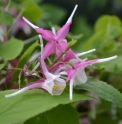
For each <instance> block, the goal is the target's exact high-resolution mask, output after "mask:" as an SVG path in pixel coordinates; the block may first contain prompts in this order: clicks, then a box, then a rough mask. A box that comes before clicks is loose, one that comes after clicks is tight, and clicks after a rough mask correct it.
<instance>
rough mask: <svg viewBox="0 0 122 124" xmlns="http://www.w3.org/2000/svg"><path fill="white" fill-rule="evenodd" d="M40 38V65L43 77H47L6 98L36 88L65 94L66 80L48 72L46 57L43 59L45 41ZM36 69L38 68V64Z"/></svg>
mask: <svg viewBox="0 0 122 124" xmlns="http://www.w3.org/2000/svg"><path fill="white" fill-rule="evenodd" d="M39 38H40V42H41V60H40V64H41V67H42V72H43V75H44V76H45V77H44V78H42V79H40V80H38V81H36V82H32V83H30V84H29V85H27V86H26V87H24V88H22V89H20V90H18V91H17V92H14V93H12V94H8V95H5V97H12V96H15V95H17V94H20V93H22V92H24V91H26V90H30V89H35V88H42V89H45V90H46V91H48V92H49V93H50V94H51V95H60V94H61V93H62V92H63V90H64V88H65V87H66V82H65V80H63V79H62V78H60V76H61V74H62V73H59V74H52V73H50V72H49V71H48V69H47V67H46V64H45V62H44V57H43V41H42V38H41V36H39ZM36 67H38V64H37V66H36Z"/></svg>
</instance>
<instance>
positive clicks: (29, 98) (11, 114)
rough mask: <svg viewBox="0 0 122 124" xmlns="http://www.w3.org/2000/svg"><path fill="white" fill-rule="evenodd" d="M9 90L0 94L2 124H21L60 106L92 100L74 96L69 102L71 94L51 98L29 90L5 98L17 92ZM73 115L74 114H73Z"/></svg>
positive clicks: (40, 91)
mask: <svg viewBox="0 0 122 124" xmlns="http://www.w3.org/2000/svg"><path fill="white" fill-rule="evenodd" d="M15 91H16V90H9V91H3V92H0V123H1V124H12V123H20V122H23V121H25V120H27V119H29V118H32V117H34V116H36V115H38V114H40V113H43V112H45V111H47V110H50V109H52V108H54V107H56V106H57V105H59V104H68V103H71V102H74V101H78V100H90V99H92V98H91V97H89V96H86V95H83V94H76V93H75V92H74V94H73V100H69V93H68V92H63V94H62V95H60V96H51V95H50V94H49V93H47V92H45V91H42V90H41V89H40V90H37V89H36V90H28V91H26V92H24V93H22V94H19V95H17V96H14V97H10V98H5V95H6V94H10V93H13V92H15ZM72 114H73V113H72Z"/></svg>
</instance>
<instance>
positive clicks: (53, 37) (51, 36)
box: [23, 5, 78, 58]
mask: <svg viewBox="0 0 122 124" xmlns="http://www.w3.org/2000/svg"><path fill="white" fill-rule="evenodd" d="M77 6H78V5H76V6H75V8H74V10H73V12H72V14H71V16H70V17H69V19H68V21H67V22H66V24H65V25H64V26H63V27H62V28H60V29H59V30H58V31H57V33H55V31H53V32H52V31H50V30H45V29H43V28H39V27H37V26H35V25H34V24H32V23H31V22H30V21H28V20H27V19H26V18H25V17H23V19H24V20H25V21H26V22H27V23H28V24H29V25H30V26H31V27H33V28H34V29H35V30H36V32H37V33H39V34H41V35H42V37H43V38H44V39H45V40H46V41H48V43H47V44H46V46H45V48H44V58H47V57H48V56H50V55H51V54H52V53H56V55H57V56H58V57H59V56H60V54H61V53H62V52H63V51H64V50H65V49H66V48H67V47H68V44H67V42H66V40H65V37H66V35H67V33H68V31H69V29H70V25H71V23H72V17H73V15H74V13H75V11H76V9H77ZM66 54H68V55H69V56H70V58H75V55H74V52H73V51H72V50H71V49H70V50H68V51H67V52H66Z"/></svg>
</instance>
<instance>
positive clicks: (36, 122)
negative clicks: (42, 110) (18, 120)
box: [24, 115, 49, 124]
mask: <svg viewBox="0 0 122 124" xmlns="http://www.w3.org/2000/svg"><path fill="white" fill-rule="evenodd" d="M24 124H49V123H48V120H47V118H46V116H45V115H41V117H37V116H36V117H33V118H30V119H29V120H27V121H26V122H25V123H24Z"/></svg>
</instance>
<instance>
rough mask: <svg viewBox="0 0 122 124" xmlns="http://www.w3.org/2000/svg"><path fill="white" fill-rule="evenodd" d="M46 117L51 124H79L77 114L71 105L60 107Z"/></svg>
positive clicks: (47, 113)
mask: <svg viewBox="0 0 122 124" xmlns="http://www.w3.org/2000/svg"><path fill="white" fill-rule="evenodd" d="M45 115H46V117H47V119H48V120H49V122H50V123H51V124H79V119H78V115H77V112H76V110H75V109H74V108H73V107H72V106H71V105H59V106H58V107H56V108H53V109H52V110H50V111H47V112H46V113H45Z"/></svg>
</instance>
